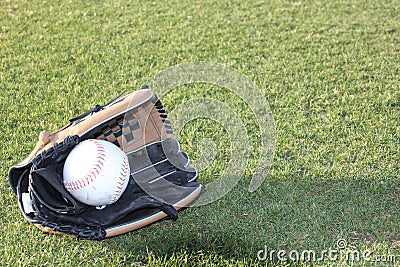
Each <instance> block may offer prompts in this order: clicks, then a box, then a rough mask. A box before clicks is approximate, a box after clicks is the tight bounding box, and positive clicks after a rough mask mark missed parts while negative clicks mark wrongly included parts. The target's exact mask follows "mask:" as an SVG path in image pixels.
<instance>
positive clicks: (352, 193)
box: [0, 0, 400, 266]
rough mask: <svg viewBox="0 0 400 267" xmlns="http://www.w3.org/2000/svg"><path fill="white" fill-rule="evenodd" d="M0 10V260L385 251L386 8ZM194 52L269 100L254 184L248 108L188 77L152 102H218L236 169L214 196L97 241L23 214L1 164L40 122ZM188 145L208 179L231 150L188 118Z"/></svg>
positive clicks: (393, 177) (79, 261) (391, 12)
mask: <svg viewBox="0 0 400 267" xmlns="http://www.w3.org/2000/svg"><path fill="white" fill-rule="evenodd" d="M0 10H1V11H0V26H1V28H0V39H1V42H0V59H1V60H0V64H1V65H0V90H1V91H0V92H1V93H0V110H1V114H0V116H1V117H0V126H1V129H2V131H0V139H1V142H0V174H1V177H2V179H0V216H1V218H2V221H1V226H0V243H1V246H0V255H2V256H1V257H0V265H2V266H18V265H19V266H37V265H40V266H63V265H65V266H69V265H73V266H92V265H100V266H102V265H103V266H124V265H128V266H135V265H136V266H141V265H147V266H195V265H197V266H264V265H267V266H279V265H280V264H281V263H279V262H277V261H272V262H270V261H264V262H260V261H258V260H257V252H258V251H259V250H262V249H264V246H267V247H268V248H269V249H273V250H280V249H282V250H283V249H284V250H286V251H290V250H295V249H296V250H299V251H301V250H304V249H308V250H309V249H314V250H316V251H322V250H324V249H329V248H330V247H334V246H335V242H336V240H338V239H345V240H346V241H347V243H348V245H349V246H352V247H356V248H358V249H360V250H366V249H369V250H371V251H373V253H374V254H375V255H377V254H388V255H389V254H397V255H400V208H399V207H400V181H399V178H400V160H399V159H400V4H399V2H398V1H389V0H388V1H386V0H385V1H372V0H370V1H354V0H340V1H318V2H312V1H273V2H271V3H265V1H249V2H241V1H234V2H232V3H223V2H221V1H194V2H193V1H170V2H167V3H164V2H158V1H154V2H153V1H141V2H140V3H129V2H125V1H19V0H18V1H2V2H1V3H0ZM194 61H206V62H218V63H221V64H225V65H227V66H230V67H233V68H235V69H238V70H239V71H241V72H243V73H244V74H246V75H248V76H249V77H250V78H251V79H252V80H253V81H254V82H255V83H256V84H257V86H258V87H259V88H260V89H261V91H262V94H263V95H264V97H265V98H266V99H267V100H268V102H269V104H270V107H271V110H272V112H273V114H274V119H275V123H276V132H277V139H276V140H277V143H276V154H275V158H274V164H273V166H272V170H271V172H270V174H269V175H268V176H267V177H266V180H265V181H264V183H263V185H262V186H261V188H260V189H259V190H258V191H256V192H254V193H249V192H248V191H247V190H246V188H247V187H248V184H249V182H250V179H251V174H252V172H253V169H254V167H255V166H256V164H257V160H258V147H259V141H258V139H257V137H258V135H259V133H258V130H257V124H256V122H255V120H254V117H252V114H251V112H250V110H249V107H248V106H247V105H246V104H245V103H241V101H240V99H239V98H238V97H237V96H235V95H232V93H231V92H229V90H226V89H223V88H219V87H217V86H213V85H206V84H195V85H187V86H181V87H179V88H176V90H174V91H173V92H171V93H170V94H168V95H166V96H165V97H164V99H163V100H164V102H165V103H166V108H167V111H171V110H173V109H174V108H175V107H177V106H178V105H179V104H181V103H184V101H188V100H189V99H192V98H198V97H209V98H213V99H217V100H220V101H223V102H224V103H226V104H227V105H228V106H229V107H231V108H232V109H233V110H234V111H235V112H237V114H238V116H239V117H240V118H241V119H242V120H243V121H244V122H245V125H246V129H247V133H248V135H249V140H250V142H251V145H252V152H251V153H250V160H249V166H248V167H247V169H246V172H245V177H244V178H243V179H242V180H241V181H240V183H239V184H238V185H237V186H236V187H235V188H234V190H233V191H231V192H230V193H229V194H228V195H227V196H225V197H224V198H222V199H220V200H219V201H217V202H214V203H212V204H209V205H207V206H203V207H197V208H191V209H187V210H185V211H184V212H182V213H181V214H180V218H179V220H178V221H176V222H172V221H163V222H160V223H157V224H154V225H151V226H149V227H147V228H144V229H141V230H139V231H135V232H131V233H128V234H125V235H122V236H119V237H116V238H112V239H108V240H104V241H100V242H97V241H87V240H76V239H71V238H69V237H60V236H52V235H46V234H44V233H42V232H40V231H39V230H37V229H36V228H35V227H34V226H32V225H30V224H29V223H27V222H26V221H25V220H24V219H23V217H22V215H21V213H20V211H19V209H18V206H17V202H16V199H15V196H14V195H13V193H12V191H11V189H10V186H9V185H8V181H7V173H8V169H9V167H11V166H12V165H13V164H15V163H17V162H19V161H20V160H22V159H23V158H24V157H25V156H26V155H27V154H28V153H29V152H30V150H31V149H32V148H33V147H34V144H35V143H36V140H37V136H38V133H39V132H40V131H41V130H43V129H51V130H54V129H57V128H59V127H61V126H63V125H64V124H65V123H66V122H67V121H68V119H70V118H71V117H74V116H76V115H79V114H81V113H83V112H85V111H86V110H87V109H89V108H91V107H92V106H93V105H94V104H96V103H106V102H107V101H108V100H110V99H111V98H112V97H114V96H116V95H118V93H119V92H121V91H122V90H125V89H127V90H129V91H133V90H136V89H137V88H139V86H140V85H141V84H143V83H144V82H145V81H147V80H148V79H150V78H151V77H152V76H153V75H155V74H157V73H158V72H159V71H162V70H164V69H166V68H168V67H170V66H173V65H176V64H179V63H184V62H194ZM203 138H211V139H213V140H214V141H215V143H216V148H217V153H216V159H215V161H214V162H213V163H212V164H211V165H210V166H209V167H208V168H205V169H202V170H201V175H200V179H199V180H200V182H203V183H208V182H210V181H212V180H213V179H215V178H216V177H218V176H219V175H220V174H221V173H222V171H223V168H224V166H226V163H227V160H229V153H230V152H231V151H230V144H229V136H228V135H227V133H226V132H225V131H224V130H223V129H222V127H221V125H220V124H219V123H218V122H213V121H210V120H204V119H198V120H196V121H193V122H191V123H189V124H188V125H186V127H185V128H184V129H182V131H181V132H180V135H179V139H180V140H181V142H182V146H183V148H184V149H185V150H186V151H187V152H188V153H189V154H190V155H191V156H192V157H193V158H195V159H197V158H199V157H201V153H200V152H201V151H200V150H199V149H200V148H199V144H200V142H201V140H202V139H203ZM282 264H283V263H282ZM340 264H343V265H344V264H345V263H344V262H334V261H331V262H329V261H325V262H322V263H319V264H317V263H316V262H314V263H313V265H318V266H338V265H340ZM388 264H389V263H387V264H382V265H381V266H386V265H388ZM399 264H400V256H398V260H397V265H399ZM292 265H294V266H297V265H308V263H307V262H303V263H295V262H294V263H292ZM357 265H364V263H363V262H357V264H356V266H357ZM365 265H367V266H368V263H365ZM371 265H372V264H371ZM392 265H394V264H393V263H392Z"/></svg>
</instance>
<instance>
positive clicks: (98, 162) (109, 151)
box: [63, 139, 130, 206]
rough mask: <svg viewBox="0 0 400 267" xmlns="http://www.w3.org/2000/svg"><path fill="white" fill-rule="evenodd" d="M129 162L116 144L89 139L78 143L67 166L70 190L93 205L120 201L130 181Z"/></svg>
mask: <svg viewBox="0 0 400 267" xmlns="http://www.w3.org/2000/svg"><path fill="white" fill-rule="evenodd" d="M129 176H130V170H129V162H128V158H127V156H126V155H125V153H124V152H123V151H122V150H121V149H119V148H118V147H117V146H116V145H114V144H112V143H110V142H108V141H103V140H96V139H88V140H85V141H82V142H81V143H79V144H78V145H77V146H76V147H74V148H73V149H72V151H71V153H70V154H69V155H68V157H67V159H66V161H65V164H64V170H63V180H64V181H63V182H64V186H65V188H66V189H67V191H68V192H69V193H70V194H71V195H72V196H73V197H74V198H76V199H77V200H79V201H80V202H82V203H85V204H87V205H91V206H104V205H109V204H112V203H114V202H116V201H117V200H118V199H119V198H120V197H121V195H122V194H123V193H124V191H125V189H126V187H127V185H128V182H129Z"/></svg>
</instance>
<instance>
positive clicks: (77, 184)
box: [64, 139, 106, 191]
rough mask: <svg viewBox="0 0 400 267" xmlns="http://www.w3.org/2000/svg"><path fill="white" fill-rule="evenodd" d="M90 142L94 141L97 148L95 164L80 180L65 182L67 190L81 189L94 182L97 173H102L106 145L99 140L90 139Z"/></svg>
mask: <svg viewBox="0 0 400 267" xmlns="http://www.w3.org/2000/svg"><path fill="white" fill-rule="evenodd" d="M89 141H90V142H92V143H94V145H95V147H96V148H97V149H96V154H97V156H96V160H95V162H94V164H93V167H92V169H90V170H89V172H88V173H87V174H86V175H85V176H83V177H82V178H81V179H79V180H75V181H71V182H64V186H65V188H66V189H67V190H69V191H73V190H79V189H81V188H83V187H85V186H87V185H89V184H90V183H92V182H93V181H94V180H95V179H96V178H97V174H99V173H100V170H101V169H102V167H101V166H104V161H105V156H106V155H105V149H104V146H103V144H102V143H101V142H99V141H98V140H93V139H89Z"/></svg>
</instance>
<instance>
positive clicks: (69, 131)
mask: <svg viewBox="0 0 400 267" xmlns="http://www.w3.org/2000/svg"><path fill="white" fill-rule="evenodd" d="M157 100H158V98H157V96H156V95H155V94H154V93H153V91H151V90H150V89H142V90H138V91H135V92H133V93H131V94H129V95H127V96H124V97H122V98H120V99H118V100H117V101H116V102H114V103H113V104H111V105H110V106H107V107H105V108H104V109H103V110H100V111H98V112H95V113H93V114H91V115H88V116H87V117H85V118H83V119H82V120H81V121H79V122H76V123H73V124H69V125H66V126H64V127H62V128H61V129H59V130H56V131H54V132H50V131H42V132H41V133H40V135H39V141H38V143H37V144H36V146H35V148H34V149H33V151H32V153H31V154H30V155H29V156H28V157H27V158H26V159H24V160H23V161H22V162H21V163H20V164H21V165H23V164H25V163H28V162H30V161H31V160H32V159H33V158H34V157H35V156H36V155H38V154H39V153H40V152H42V151H43V150H45V149H48V148H51V147H52V146H54V144H56V143H59V142H61V141H63V140H64V139H65V137H67V136H69V135H78V136H83V135H85V134H87V133H88V132H90V131H93V129H96V128H99V129H101V128H102V127H103V125H106V124H107V121H108V120H110V119H112V118H117V117H120V118H121V124H125V123H128V124H129V123H132V124H134V125H135V127H131V128H130V127H125V128H122V135H121V136H119V137H113V135H110V136H101V137H99V136H96V137H95V138H98V139H105V140H108V141H113V139H114V140H115V139H117V140H118V143H119V144H120V148H121V149H123V150H124V151H125V152H128V151H133V150H136V149H138V148H140V147H141V146H143V145H145V144H149V143H152V142H155V141H158V140H162V139H166V138H169V137H172V130H170V125H169V122H168V121H167V123H165V120H166V118H165V117H166V116H164V117H161V115H163V114H165V111H164V110H163V109H160V108H157V107H156V106H155V103H156V102H157ZM165 115H166V114H165ZM165 124H166V127H167V128H165V127H164V125H165ZM131 134H132V137H133V139H132V138H128V137H129V136H131ZM93 138H94V137H93ZM20 164H19V165H20Z"/></svg>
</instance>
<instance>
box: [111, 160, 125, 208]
mask: <svg viewBox="0 0 400 267" xmlns="http://www.w3.org/2000/svg"><path fill="white" fill-rule="evenodd" d="M128 168H129V162H128V157H127V156H126V155H124V161H123V162H122V169H121V172H120V173H119V177H118V185H119V186H117V189H116V190H115V192H114V195H113V198H112V201H111V203H114V202H116V201H117V200H118V199H119V198H120V196H121V193H122V189H123V185H124V183H125V179H126V175H127V172H128Z"/></svg>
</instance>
